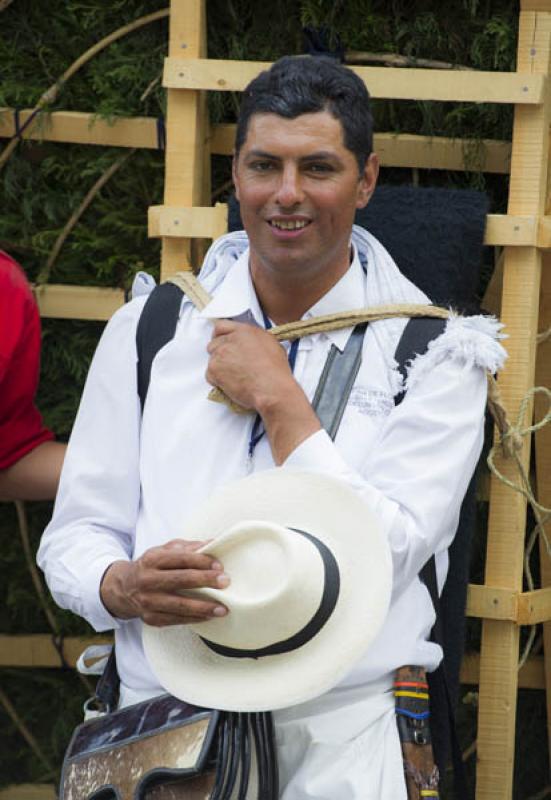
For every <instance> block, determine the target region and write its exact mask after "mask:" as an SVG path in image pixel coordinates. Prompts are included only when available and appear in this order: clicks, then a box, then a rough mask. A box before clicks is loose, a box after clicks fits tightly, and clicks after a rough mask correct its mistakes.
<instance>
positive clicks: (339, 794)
mask: <svg viewBox="0 0 551 800" xmlns="http://www.w3.org/2000/svg"><path fill="white" fill-rule="evenodd" d="M274 720H275V725H276V736H277V752H278V758H279V771H280V798H281V800H314V799H315V800H407V791H406V785H405V779H404V772H403V766H402V753H401V748H400V740H399V738H398V729H397V727H396V716H395V712H394V695H393V694H392V680H391V679H389V680H387V681H382V682H380V683H378V684H375V685H370V686H369V687H366V686H362V687H353V688H344V689H338V688H337V689H333V690H332V691H330V692H328V693H327V694H325V695H323V696H322V697H319V698H316V699H315V700H311V701H309V702H308V703H302V704H301V705H299V706H294V707H293V708H289V709H284V710H282V711H276V712H275V713H274Z"/></svg>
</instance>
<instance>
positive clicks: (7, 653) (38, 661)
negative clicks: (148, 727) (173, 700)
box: [0, 634, 544, 797]
mask: <svg viewBox="0 0 551 800" xmlns="http://www.w3.org/2000/svg"><path fill="white" fill-rule="evenodd" d="M97 644H111V640H110V639H109V638H108V637H105V636H90V637H74V636H68V637H67V638H66V639H65V640H64V653H65V658H66V660H67V663H68V664H69V665H70V666H72V667H74V666H75V664H76V662H77V659H78V657H79V655H80V654H81V653H82V652H83V651H84V650H85V649H86V648H87V647H89V646H91V645H97ZM60 666H61V663H60V660H59V655H58V653H57V650H56V649H55V647H54V645H53V643H52V637H51V636H49V635H47V634H30V635H16V636H6V635H4V636H0V667H22V668H44V667H51V668H54V667H60ZM479 670H480V657H479V655H478V653H469V654H466V655H465V656H464V658H463V663H462V666H461V682H462V683H473V684H476V683H478V674H479ZM519 685H520V686H521V687H523V688H526V689H542V688H543V687H544V672H543V658H541V657H540V656H538V657H532V658H530V659H529V660H528V661H527V663H526V665H525V666H524V667H523V668H522V669H521V671H520V674H519ZM0 797H1V795H0Z"/></svg>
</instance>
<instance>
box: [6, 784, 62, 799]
mask: <svg viewBox="0 0 551 800" xmlns="http://www.w3.org/2000/svg"><path fill="white" fill-rule="evenodd" d="M56 797H57V791H56V787H55V786H54V785H53V784H49V783H21V784H18V785H17V786H7V787H6V788H5V789H0V800H56Z"/></svg>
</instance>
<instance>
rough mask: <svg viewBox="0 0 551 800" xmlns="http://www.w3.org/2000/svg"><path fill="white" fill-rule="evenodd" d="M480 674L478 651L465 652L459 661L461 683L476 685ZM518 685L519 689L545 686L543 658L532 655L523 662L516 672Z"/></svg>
mask: <svg viewBox="0 0 551 800" xmlns="http://www.w3.org/2000/svg"><path fill="white" fill-rule="evenodd" d="M479 676H480V655H479V653H466V654H465V655H464V656H463V661H462V662H461V678H460V679H461V683H463V684H473V685H475V686H476V685H477V684H478V681H479ZM518 685H519V688H521V689H539V690H541V689H543V688H544V687H545V678H544V668H543V658H542V657H541V656H533V657H532V658H529V659H528V661H527V662H526V663H525V664H523V666H522V667H521V669H520V670H519V673H518Z"/></svg>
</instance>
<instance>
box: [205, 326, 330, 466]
mask: <svg viewBox="0 0 551 800" xmlns="http://www.w3.org/2000/svg"><path fill="white" fill-rule="evenodd" d="M207 350H208V352H209V353H210V360H209V365H208V369H207V380H208V381H209V383H211V384H212V385H213V386H218V387H220V389H222V390H223V391H224V392H225V394H226V395H227V396H228V397H229V398H230V399H231V400H233V401H234V402H235V403H238V404H239V405H241V406H243V407H244V408H249V409H255V411H257V412H258V413H259V414H260V416H261V417H262V420H263V422H264V426H265V428H266V433H267V435H268V439H269V441H270V447H271V449H272V455H273V457H274V461H275V463H276V464H278V465H279V464H283V462H284V461H285V459H286V458H287V457H288V456H289V455H290V453H292V452H293V450H294V449H295V448H296V447H298V445H299V444H300V443H301V442H303V441H304V440H305V439H307V438H308V437H309V436H311V434H313V433H315V432H316V431H318V430H319V429H320V427H321V425H320V422H319V419H318V418H317V416H316V413H315V412H314V410H313V409H312V406H311V405H310V403H309V401H308V398H307V397H306V395H305V394H304V392H303V391H302V388H301V387H300V386H299V384H298V383H297V382H296V380H295V379H294V377H293V373H292V372H291V368H290V367H289V363H288V361H287V356H286V354H285V351H284V349H283V348H282V347H281V345H280V344H279V343H278V341H277V340H276V339H275V337H274V336H272V334H270V333H267V332H266V331H265V330H263V329H262V328H256V327H254V326H253V325H246V324H244V323H242V322H232V321H230V320H220V321H218V322H216V324H215V326H214V333H213V336H212V339H211V341H210V343H209V345H208V347H207Z"/></svg>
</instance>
